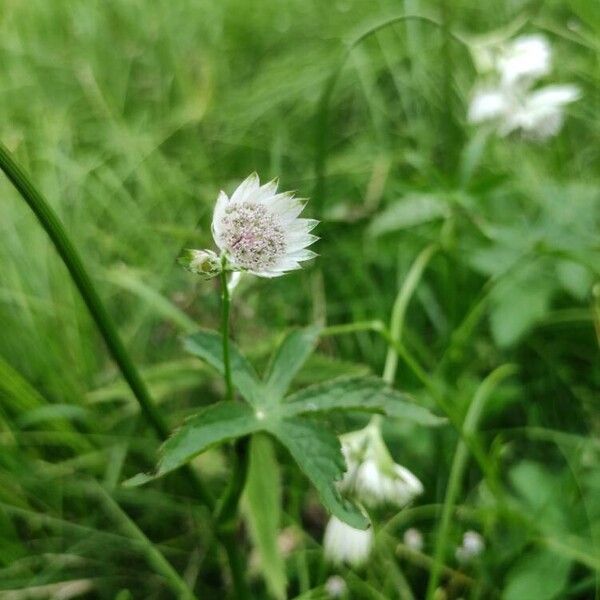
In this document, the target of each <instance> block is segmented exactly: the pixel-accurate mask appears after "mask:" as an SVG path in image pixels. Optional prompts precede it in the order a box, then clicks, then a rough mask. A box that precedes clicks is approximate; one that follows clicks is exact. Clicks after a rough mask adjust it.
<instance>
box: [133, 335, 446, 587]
mask: <svg viewBox="0 0 600 600" xmlns="http://www.w3.org/2000/svg"><path fill="white" fill-rule="evenodd" d="M318 336H319V328H317V327H310V328H306V329H304V330H300V331H294V332H292V333H290V334H288V335H287V336H286V338H285V339H284V340H283V342H282V343H281V345H280V346H279V348H278V349H277V351H276V352H275V355H274V358H273V360H272V362H271V366H270V368H269V369H268V373H267V375H266V377H265V380H264V381H260V380H259V379H258V377H257V375H256V373H255V372H254V370H253V368H252V367H251V366H250V364H249V363H248V362H247V361H246V359H245V358H244V357H243V356H242V355H241V354H240V353H239V351H238V350H237V349H235V347H232V348H231V359H232V378H233V383H234V385H235V386H236V387H237V388H238V390H239V391H240V393H241V394H242V396H244V398H246V399H247V400H248V402H249V404H244V403H238V402H219V403H217V404H214V405H212V406H209V407H208V408H204V409H203V410H201V411H200V412H199V413H198V414H196V415H195V416H193V417H191V418H190V419H188V420H187V421H185V423H184V424H183V425H182V426H181V427H180V428H179V429H178V430H177V431H176V432H175V433H174V434H173V435H172V436H171V437H170V438H169V440H167V441H166V442H165V443H164V444H163V446H162V448H161V452H160V460H159V463H158V468H157V471H156V473H155V474H154V475H139V476H137V477H134V478H133V479H132V480H130V481H129V482H128V483H129V485H141V484H143V483H146V482H147V481H149V480H151V479H154V478H156V477H161V476H162V475H165V474H166V473H169V472H170V471H173V470H174V469H177V468H179V467H180V466H182V465H184V464H185V463H187V462H189V461H190V460H192V459H193V458H194V457H195V456H197V455H198V454H201V453H202V452H204V451H205V450H207V449H208V448H210V447H211V446H213V445H215V444H221V443H224V442H227V441H229V440H233V439H236V438H239V437H243V436H247V435H250V434H253V433H258V432H266V433H269V434H270V435H272V436H274V437H275V438H276V439H277V440H278V441H279V442H280V443H281V444H282V445H283V446H285V447H286V448H287V450H288V451H289V452H290V454H291V455H292V457H293V459H294V460H295V461H296V463H297V464H298V466H299V467H300V469H301V470H302V471H303V472H304V473H305V474H306V476H307V477H308V479H309V480H310V481H311V482H312V484H313V485H314V486H315V488H316V489H317V491H318V493H319V495H320V497H321V501H322V502H323V504H324V505H325V507H326V508H327V509H328V510H329V511H331V512H332V513H333V514H334V515H335V516H336V517H338V518H339V519H341V520H343V521H345V522H346V523H348V524H349V525H351V526H353V527H357V528H361V527H366V526H367V519H366V517H365V516H364V515H363V514H362V513H361V512H360V511H359V510H358V509H357V508H356V507H354V506H353V505H352V504H351V503H349V502H347V501H345V500H344V499H343V498H342V497H341V496H340V494H339V492H338V490H337V487H336V481H338V480H339V479H340V478H341V477H342V475H343V473H344V470H345V463H344V458H343V456H342V453H341V448H340V443H339V440H338V438H337V437H336V435H335V434H334V433H332V432H330V431H329V430H328V429H327V428H326V426H325V424H320V425H319V426H317V425H315V424H314V423H312V422H311V421H309V420H308V419H307V418H306V417H308V416H311V415H318V414H320V413H327V412H331V411H367V412H377V413H381V414H385V415H388V416H393V417H399V418H402V419H405V420H409V421H412V422H415V423H419V424H423V425H439V424H441V423H443V422H444V419H441V418H439V417H436V416H435V415H433V414H432V413H430V412H429V411H428V410H427V409H425V408H423V407H420V406H418V405H416V404H414V403H412V402H411V401H410V400H409V399H408V398H407V396H405V395H404V394H401V393H400V392H397V391H395V390H393V389H391V388H390V387H389V386H388V385H387V384H386V383H384V382H383V381H382V380H381V379H378V378H376V377H345V378H339V379H335V380H333V381H328V382H325V383H321V384H318V385H313V386H310V387H308V388H305V389H303V390H302V391H300V392H297V393H295V394H292V395H291V396H289V397H288V398H283V396H284V394H285V393H286V391H287V389H288V388H289V386H290V384H291V382H292V380H293V378H294V377H295V375H296V374H297V373H298V371H299V370H300V368H301V367H302V365H303V364H304V363H305V361H306V359H307V358H308V357H309V356H310V354H311V352H312V351H313V350H314V348H315V346H316V344H317V340H318ZM185 345H186V348H187V349H188V350H189V351H190V352H191V353H192V354H194V355H196V356H199V357H200V358H202V359H204V360H205V361H207V362H208V363H209V364H210V365H212V366H213V367H214V368H216V369H217V370H218V371H219V372H221V373H222V372H223V360H222V348H221V336H220V335H219V334H218V333H217V332H211V331H200V332H198V333H196V334H194V335H192V336H190V337H188V338H187V340H186V342H185ZM263 484H264V482H263ZM256 485H258V483H257V484H256ZM254 492H256V489H254V490H253V493H254ZM265 493H266V488H265ZM259 495H260V494H258V492H256V493H254V495H253V498H256V497H257V496H259ZM271 529H272V528H271ZM261 543H264V544H266V541H265V540H262V541H261ZM271 549H272V548H271ZM270 585H271V586H272V587H273V593H274V594H275V595H277V593H278V592H277V591H276V588H277V585H278V584H277V583H275V581H271V583H270ZM277 589H279V588H277Z"/></svg>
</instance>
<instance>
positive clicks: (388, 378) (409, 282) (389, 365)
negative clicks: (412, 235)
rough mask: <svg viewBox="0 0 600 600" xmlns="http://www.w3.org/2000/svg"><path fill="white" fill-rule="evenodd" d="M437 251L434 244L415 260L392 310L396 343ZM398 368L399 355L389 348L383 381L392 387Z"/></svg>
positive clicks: (391, 325)
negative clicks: (424, 273)
mask: <svg viewBox="0 0 600 600" xmlns="http://www.w3.org/2000/svg"><path fill="white" fill-rule="evenodd" d="M436 250H437V246H436V245H435V244H432V245H430V246H427V247H426V248H425V249H424V250H423V251H422V252H421V253H420V254H419V256H417V258H416V259H415V262H414V263H413V264H412V267H411V268H410V270H409V272H408V274H407V276H406V279H405V280H404V283H403V284H402V287H401V288H400V291H399V292H398V296H397V297H396V301H395V302H394V307H393V308H392V318H391V320H390V336H391V339H392V340H393V341H394V342H400V339H401V338H402V330H403V328H404V317H405V316H406V309H407V308H408V303H409V302H410V299H411V298H412V296H413V294H414V292H415V289H416V288H417V285H418V283H419V281H420V280H421V277H422V275H423V271H424V270H425V267H426V266H427V264H428V263H429V261H430V260H431V257H432V256H433V255H434V253H435V252H436ZM397 366H398V353H397V352H396V351H395V349H394V347H393V346H389V348H388V352H387V356H386V358H385V368H384V369H383V376H382V379H383V380H384V381H385V382H387V383H389V384H390V385H391V384H392V383H393V382H394V377H395V375H396V368H397Z"/></svg>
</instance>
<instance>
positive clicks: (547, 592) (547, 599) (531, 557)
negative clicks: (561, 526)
mask: <svg viewBox="0 0 600 600" xmlns="http://www.w3.org/2000/svg"><path fill="white" fill-rule="evenodd" d="M570 569H571V561H569V560H567V559H565V558H563V557H561V556H558V555H557V554H554V553H552V552H548V551H547V550H538V551H535V552H531V553H530V554H527V555H525V556H523V557H521V558H520V559H519V560H518V562H517V563H516V564H515V565H514V566H513V567H512V569H511V570H510V571H509V573H508V575H507V577H506V583H505V587H504V593H503V594H502V599H503V600H523V598H527V600H552V599H553V598H563V597H564V596H563V595H562V592H563V590H564V588H565V585H566V584H567V580H568V577H569V571H570Z"/></svg>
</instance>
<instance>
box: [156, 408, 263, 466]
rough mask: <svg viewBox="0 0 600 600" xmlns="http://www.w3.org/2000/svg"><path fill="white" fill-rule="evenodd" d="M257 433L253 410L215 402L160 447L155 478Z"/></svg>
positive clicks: (258, 427)
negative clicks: (217, 448) (219, 446)
mask: <svg viewBox="0 0 600 600" xmlns="http://www.w3.org/2000/svg"><path fill="white" fill-rule="evenodd" d="M259 429H260V422H259V421H258V419H257V418H256V415H255V413H254V409H253V408H252V407H251V406H248V404H243V403H241V402H218V403H217V404H213V405H211V406H209V407H208V408H205V409H204V410H202V411H201V412H199V413H198V414H196V415H194V416H193V417H191V418H190V419H188V420H187V421H186V422H185V423H184V424H183V425H182V426H181V427H180V428H179V429H178V430H177V431H175V433H174V434H173V435H172V436H171V437H170V438H169V439H168V440H167V441H166V442H165V443H164V444H163V445H162V447H161V450H160V454H161V458H160V460H159V463H158V471H157V476H158V477H160V476H162V475H164V474H165V473H168V472H169V471H173V470H174V469H177V468H178V467H180V466H182V465H184V464H185V463H187V462H189V461H190V460H192V458H194V457H195V456H197V455H198V454H201V453H202V452H204V451H205V450H207V449H208V448H210V447H211V446H214V445H215V444H221V443H223V442H226V441H228V440H232V439H235V438H238V437H241V436H244V435H248V434H250V433H254V432H255V431H258V430H259Z"/></svg>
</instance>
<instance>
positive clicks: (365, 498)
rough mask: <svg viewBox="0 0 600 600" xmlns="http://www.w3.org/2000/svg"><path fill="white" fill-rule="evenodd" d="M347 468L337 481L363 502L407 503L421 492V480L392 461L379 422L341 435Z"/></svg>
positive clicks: (374, 504)
mask: <svg viewBox="0 0 600 600" xmlns="http://www.w3.org/2000/svg"><path fill="white" fill-rule="evenodd" d="M340 440H341V442H342V452H343V454H344V457H345V459H346V466H347V470H346V473H345V474H344V477H343V479H342V481H341V482H340V484H339V487H340V490H341V491H342V492H343V493H346V494H349V495H353V496H355V498H356V499H357V500H359V501H360V502H362V503H363V504H365V506H368V507H371V508H374V507H376V506H378V505H380V504H393V505H396V506H398V507H403V506H406V505H407V504H408V503H409V502H411V501H412V500H413V499H414V498H415V497H416V496H418V495H420V494H422V493H423V485H422V484H421V482H420V481H419V480H418V479H417V478H416V477H415V476H414V475H413V474H412V473H411V472H410V471H409V470H408V469H406V468H405V467H403V466H401V465H399V464H397V463H395V462H394V460H393V459H392V457H391V456H390V453H389V450H388V449H387V446H386V445H385V442H384V441H383V437H382V435H381V430H380V428H379V425H377V424H374V423H372V424H370V425H368V426H367V427H365V428H364V429H361V430H359V431H354V432H352V433H348V434H346V435H343V436H341V438H340Z"/></svg>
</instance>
